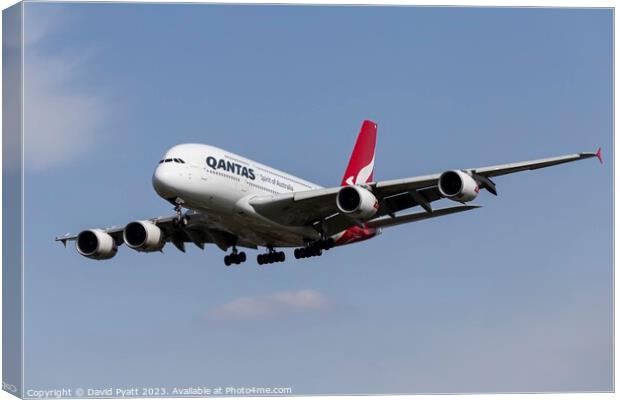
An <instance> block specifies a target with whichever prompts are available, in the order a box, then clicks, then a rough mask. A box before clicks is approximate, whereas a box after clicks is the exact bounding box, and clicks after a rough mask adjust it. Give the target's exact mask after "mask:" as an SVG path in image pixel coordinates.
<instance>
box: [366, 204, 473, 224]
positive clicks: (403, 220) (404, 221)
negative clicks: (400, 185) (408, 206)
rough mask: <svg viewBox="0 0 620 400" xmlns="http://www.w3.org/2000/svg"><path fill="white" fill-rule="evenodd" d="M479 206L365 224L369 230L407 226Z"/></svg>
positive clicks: (385, 219) (446, 209) (458, 207)
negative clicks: (410, 223)
mask: <svg viewBox="0 0 620 400" xmlns="http://www.w3.org/2000/svg"><path fill="white" fill-rule="evenodd" d="M480 207H481V206H476V205H470V206H456V207H447V208H440V209H439V210H434V211H432V212H428V211H424V212H418V213H413V214H407V215H401V216H399V217H396V218H391V217H382V218H377V219H375V220H372V221H369V222H367V223H366V226H367V227H369V228H387V227H390V226H395V225H400V224H407V223H409V222H416V221H422V220H424V219H429V218H435V217H442V216H444V215H449V214H454V213H459V212H462V211H469V210H473V209H476V208H480Z"/></svg>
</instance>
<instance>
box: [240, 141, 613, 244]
mask: <svg viewBox="0 0 620 400" xmlns="http://www.w3.org/2000/svg"><path fill="white" fill-rule="evenodd" d="M592 157H598V159H599V160H600V161H601V162H602V158H601V150H600V149H599V150H598V151H597V152H584V153H576V154H568V155H564V156H559V157H551V158H543V159H538V160H531V161H522V162H516V163H510V164H501V165H493V166H489V167H479V168H470V169H464V170H463V171H465V172H467V173H469V174H471V176H472V177H473V178H474V179H475V180H476V181H477V182H478V184H479V186H480V187H481V188H484V189H486V190H487V191H489V192H491V193H493V194H495V195H496V194H497V189H496V186H495V183H494V182H493V181H492V180H491V179H490V178H492V177H496V176H501V175H507V174H512V173H515V172H521V171H528V170H534V169H539V168H545V167H550V166H553V165H558V164H563V163H568V162H572V161H578V160H583V159H586V158H592ZM440 175H441V174H440V173H437V174H432V175H424V176H418V177H412V178H404V179H394V180H387V181H379V182H371V183H369V184H366V185H365V186H366V188H367V189H368V190H370V191H371V192H372V193H373V194H374V196H375V197H376V198H377V200H378V201H379V210H378V212H377V214H376V215H375V219H373V220H371V221H367V224H368V225H371V224H373V221H376V219H377V218H380V217H383V216H386V215H390V216H391V217H392V218H394V217H395V213H396V212H398V211H401V210H405V209H407V208H411V207H415V206H417V205H419V206H422V207H423V208H424V209H425V210H426V211H427V212H429V213H431V212H432V208H431V205H430V204H431V203H432V202H434V201H436V200H439V199H441V198H442V196H441V194H440V193H439V189H438V187H437V185H438V180H439V176H440ZM340 189H341V187H333V188H325V189H314V190H308V191H301V192H292V193H286V194H280V195H273V196H257V197H254V198H252V199H250V205H251V206H252V207H253V208H254V210H255V211H256V212H257V213H258V214H260V215H262V216H263V217H265V218H268V219H270V220H273V221H275V222H277V223H280V224H283V225H293V226H304V225H306V226H310V225H313V224H315V223H317V222H319V221H324V224H325V226H326V227H327V229H326V230H327V231H328V232H326V233H328V234H333V233H337V232H339V231H341V230H344V229H346V228H347V227H351V226H353V225H356V224H358V223H356V222H355V221H352V220H351V219H350V218H348V217H347V216H346V215H343V214H341V213H340V212H339V210H338V207H337V206H336V196H337V194H338V191H339V190H340ZM382 223H383V222H382Z"/></svg>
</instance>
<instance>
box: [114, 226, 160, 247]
mask: <svg viewBox="0 0 620 400" xmlns="http://www.w3.org/2000/svg"><path fill="white" fill-rule="evenodd" d="M123 241H124V242H125V244H126V245H127V247H129V248H132V249H134V250H137V251H144V252H151V251H159V250H161V249H162V248H163V247H164V244H166V243H165V241H164V233H163V232H162V230H161V229H160V228H159V227H158V226H157V225H155V224H154V223H152V222H151V221H134V222H130V223H128V224H127V226H126V227H125V229H124V230H123Z"/></svg>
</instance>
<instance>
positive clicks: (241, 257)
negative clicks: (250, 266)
mask: <svg viewBox="0 0 620 400" xmlns="http://www.w3.org/2000/svg"><path fill="white" fill-rule="evenodd" d="M246 258H247V257H246V255H245V252H243V251H242V252H240V253H237V249H236V248H235V247H233V252H232V253H231V254H229V255H227V256H225V257H224V264H226V266H227V267H228V266H229V265H231V264H241V263H242V262H245V260H246Z"/></svg>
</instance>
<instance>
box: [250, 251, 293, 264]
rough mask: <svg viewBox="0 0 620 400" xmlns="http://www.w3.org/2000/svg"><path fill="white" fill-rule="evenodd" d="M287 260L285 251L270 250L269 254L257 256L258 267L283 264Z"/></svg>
mask: <svg viewBox="0 0 620 400" xmlns="http://www.w3.org/2000/svg"><path fill="white" fill-rule="evenodd" d="M285 259H286V254H285V253H284V252H283V251H273V249H271V248H270V249H269V252H268V253H264V254H259V255H257V256H256V262H257V263H258V265H263V264H273V263H275V262H283V261H284V260H285Z"/></svg>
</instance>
